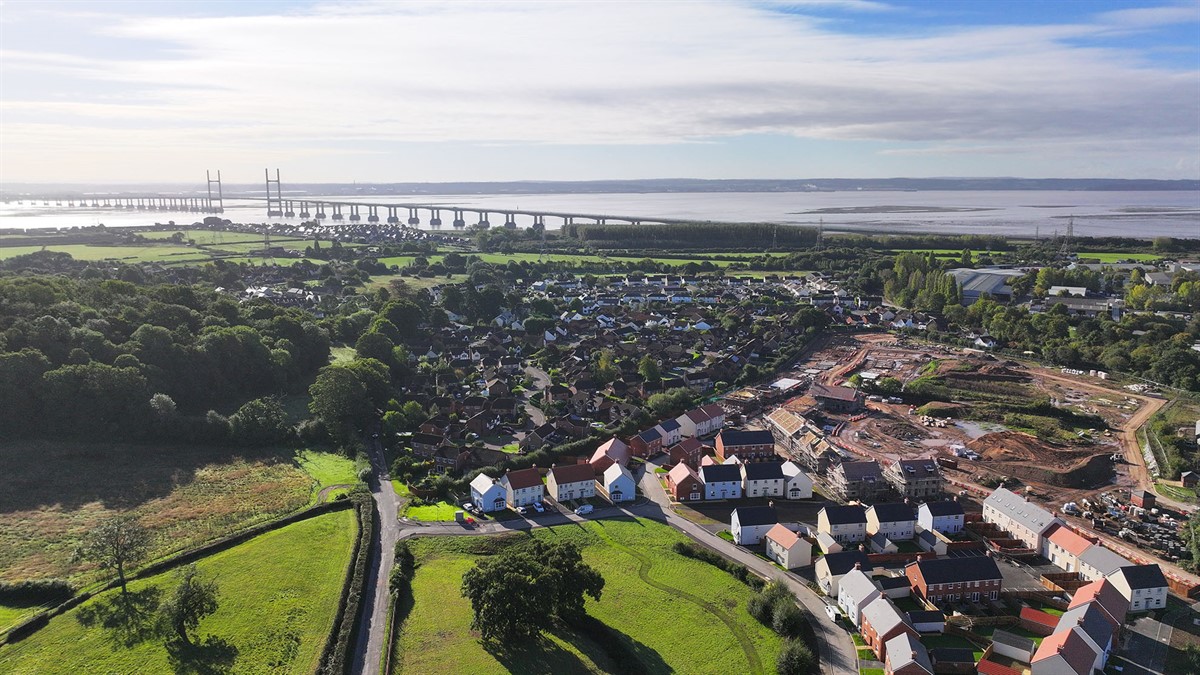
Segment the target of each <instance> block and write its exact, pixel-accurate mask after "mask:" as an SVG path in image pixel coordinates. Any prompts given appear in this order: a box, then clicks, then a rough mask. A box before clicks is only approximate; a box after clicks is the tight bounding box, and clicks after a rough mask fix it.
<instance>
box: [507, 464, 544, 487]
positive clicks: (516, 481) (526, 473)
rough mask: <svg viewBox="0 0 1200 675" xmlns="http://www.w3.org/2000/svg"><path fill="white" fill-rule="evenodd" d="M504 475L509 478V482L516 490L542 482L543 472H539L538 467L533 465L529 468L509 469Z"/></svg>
mask: <svg viewBox="0 0 1200 675" xmlns="http://www.w3.org/2000/svg"><path fill="white" fill-rule="evenodd" d="M504 477H505V478H507V479H508V484H509V485H510V486H512V488H513V489H514V490H520V489H521V488H527V487H533V486H535V485H541V484H542V474H540V473H538V470H537V467H532V466H531V467H529V468H528V469H518V470H516V471H509V472H508V473H506V474H504Z"/></svg>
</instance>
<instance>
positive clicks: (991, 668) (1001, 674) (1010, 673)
mask: <svg viewBox="0 0 1200 675" xmlns="http://www.w3.org/2000/svg"><path fill="white" fill-rule="evenodd" d="M975 668H976V671H977V672H978V673H979V675H1021V671H1019V670H1014V669H1012V668H1009V667H1008V666H1002V665H1000V664H999V663H996V662H995V661H980V662H979V664H978V665H977V666H976V667H975Z"/></svg>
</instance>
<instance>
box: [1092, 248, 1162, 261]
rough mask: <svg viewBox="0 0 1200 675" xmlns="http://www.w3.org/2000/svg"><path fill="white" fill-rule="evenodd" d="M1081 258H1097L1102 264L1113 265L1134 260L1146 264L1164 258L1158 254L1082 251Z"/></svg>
mask: <svg viewBox="0 0 1200 675" xmlns="http://www.w3.org/2000/svg"><path fill="white" fill-rule="evenodd" d="M1079 257H1080V258H1096V259H1098V260H1099V261H1100V262H1102V263H1112V262H1117V261H1118V260H1132V261H1134V262H1146V261H1150V260H1158V259H1160V258H1162V256H1161V255H1158V254H1156V253H1100V252H1097V251H1080V252H1079Z"/></svg>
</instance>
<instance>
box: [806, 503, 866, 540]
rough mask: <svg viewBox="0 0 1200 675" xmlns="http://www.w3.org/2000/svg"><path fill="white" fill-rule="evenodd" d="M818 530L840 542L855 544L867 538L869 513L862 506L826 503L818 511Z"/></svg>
mask: <svg viewBox="0 0 1200 675" xmlns="http://www.w3.org/2000/svg"><path fill="white" fill-rule="evenodd" d="M817 532H824V533H825V534H828V535H829V536H830V537H833V540H834V541H836V542H838V543H839V544H841V545H843V546H845V545H846V544H854V543H857V542H860V541H865V540H866V538H867V513H866V511H865V510H863V507H862V506H859V505H855V506H840V505H837V504H826V505H825V506H824V507H823V508H822V509H821V510H820V511H819V512H818V513H817Z"/></svg>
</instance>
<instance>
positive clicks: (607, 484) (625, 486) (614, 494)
mask: <svg viewBox="0 0 1200 675" xmlns="http://www.w3.org/2000/svg"><path fill="white" fill-rule="evenodd" d="M596 491H597V492H599V493H600V494H601V495H602V496H603V497H604V498H605V499H607V500H608V501H609V502H611V503H613V504H619V503H621V502H631V501H633V500H634V498H635V497H637V485H636V484H635V483H634V482H633V474H631V473H629V469H626V468H625V467H623V466H621V465H620V464H613V465H612V466H610V467H608V468H607V469H605V470H604V473H603V474H601V475H600V476H597V477H596Z"/></svg>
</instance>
